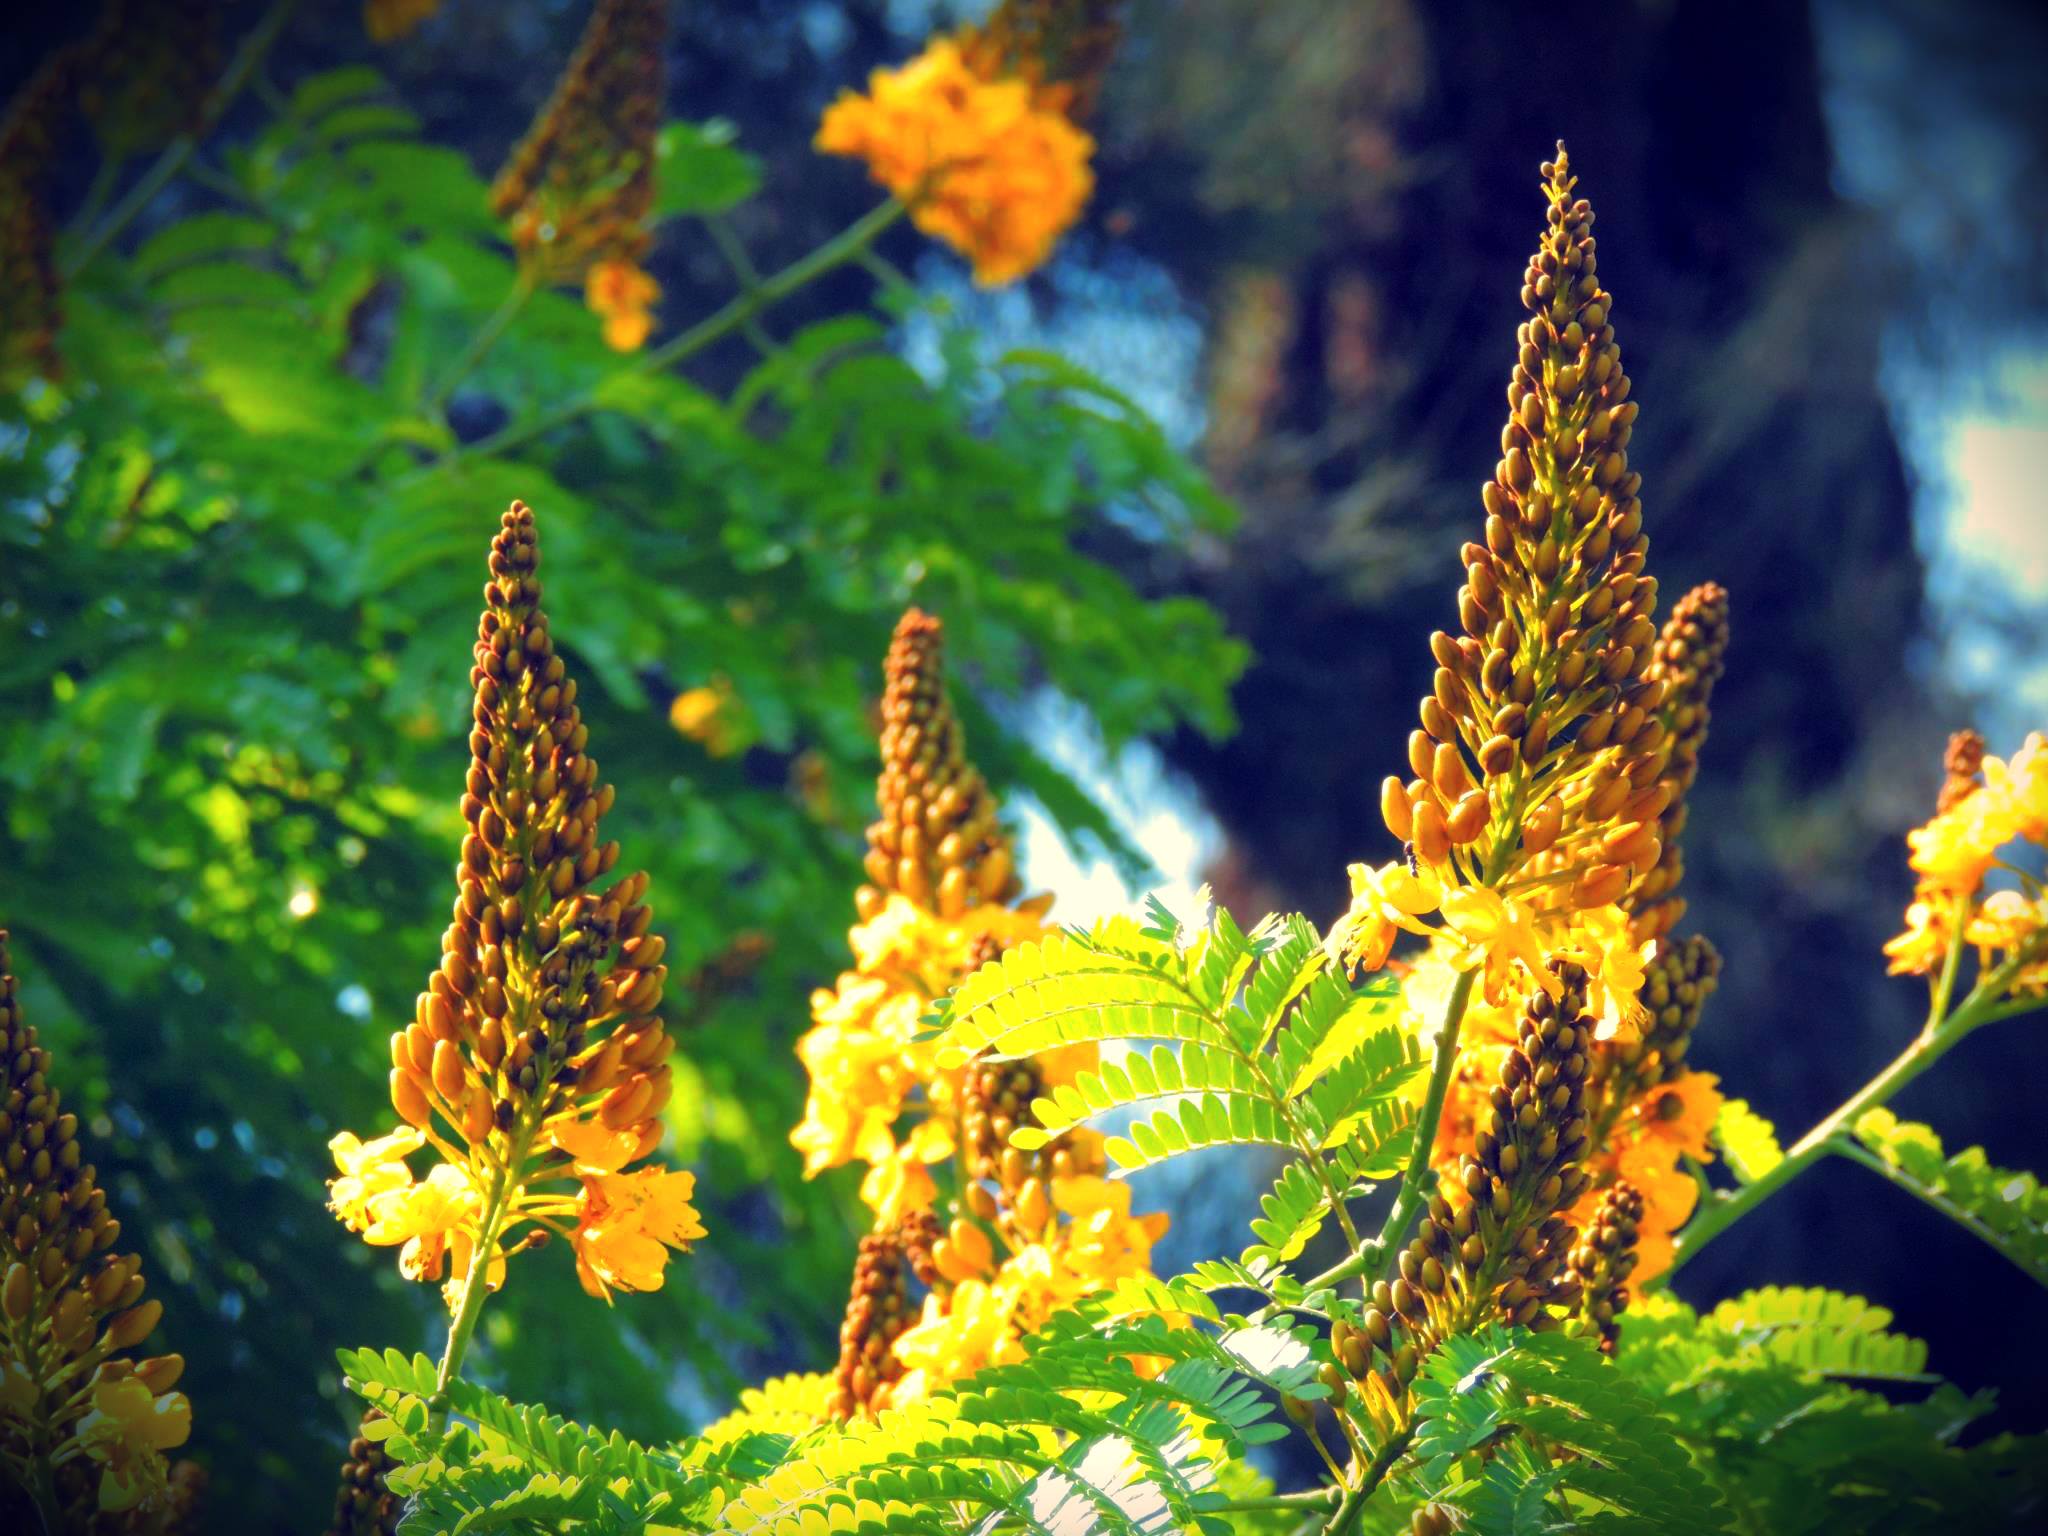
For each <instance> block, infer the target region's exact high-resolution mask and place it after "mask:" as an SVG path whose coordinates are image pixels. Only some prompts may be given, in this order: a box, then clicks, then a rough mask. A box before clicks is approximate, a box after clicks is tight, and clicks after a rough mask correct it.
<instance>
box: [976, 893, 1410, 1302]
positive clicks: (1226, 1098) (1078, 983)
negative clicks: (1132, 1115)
mask: <svg viewBox="0 0 2048 1536" xmlns="http://www.w3.org/2000/svg"><path fill="white" fill-rule="evenodd" d="M1149 919H1150V920H1149V921H1148V922H1146V923H1144V924H1140V923H1138V922H1136V921H1133V920H1131V919H1129V918H1122V917H1113V918H1108V919H1105V920H1104V921H1103V922H1101V923H1099V924H1097V925H1096V927H1095V928H1094V929H1092V930H1091V931H1089V932H1086V933H1082V932H1067V933H1062V934H1058V935H1055V936H1053V937H1052V938H1049V939H1047V940H1045V941H1044V942H1042V943H1038V944H1026V945H1022V946H1019V947H1018V948H1016V949H1013V950H1011V951H1010V952H1009V953H1008V954H1007V955H1005V956H1004V957H1003V958H1002V959H1001V960H1000V961H997V962H995V963H993V964H991V965H987V966H984V967H983V968H982V969H981V970H979V971H977V972H976V973H975V974H974V975H973V976H972V977H970V978H969V979H968V980H967V982H966V983H964V984H963V985H962V987H961V988H960V990H959V991H958V992H956V993H955V994H954V995H953V997H952V998H951V1000H950V1001H949V1002H948V1004H947V1005H946V1007H945V1009H944V1011H943V1013H942V1015H941V1025H942V1031H943V1032H942V1034H941V1035H940V1038H939V1049H940V1051H941V1053H942V1058H943V1059H945V1060H947V1061H949V1062H954V1063H959V1062H965V1061H967V1060H970V1059H972V1058H973V1057H975V1056H977V1055H979V1054H982V1053H988V1054H990V1055H994V1056H997V1057H1017V1056H1028V1055H1031V1054H1033V1053H1035V1052H1039V1051H1044V1050H1047V1049H1050V1048H1052V1047H1054V1046H1057V1045H1061V1044H1065V1043H1070V1042H1073V1041H1082V1040H1087V1041H1102V1042H1110V1041H1116V1042H1124V1043H1128V1044H1130V1045H1131V1046H1132V1047H1133V1048H1132V1050H1131V1051H1130V1052H1129V1053H1128V1054H1126V1055H1124V1056H1122V1057H1121V1058H1119V1059H1115V1060H1108V1061H1105V1062H1103V1063H1102V1064H1101V1065H1100V1066H1099V1067H1097V1068H1096V1069H1094V1070H1093V1071H1090V1072H1085V1073H1083V1074H1081V1076H1080V1077H1079V1078H1078V1079H1077V1080H1076V1081H1075V1082H1074V1083H1072V1084H1070V1085H1067V1086H1064V1087H1061V1088H1059V1089H1056V1090H1055V1091H1054V1092H1053V1093H1052V1094H1051V1095H1050V1096H1049V1097H1046V1098H1041V1099H1039V1100H1038V1101H1037V1102H1036V1103H1035V1104H1034V1106H1033V1109H1034V1114H1035V1116H1036V1118H1037V1121H1038V1123H1037V1125H1035V1126H1026V1127H1023V1128H1020V1129H1019V1130H1018V1131H1017V1132H1015V1133H1014V1136H1013V1139H1014V1141H1015V1142H1016V1144H1017V1145H1019V1146H1021V1147H1024V1148H1026V1149H1031V1148H1035V1147H1039V1146H1042V1145H1044V1144H1045V1142H1047V1141H1048V1140H1050V1139H1051V1138H1052V1137H1053V1136H1056V1135H1058V1134H1059V1133H1060V1132H1062V1131H1064V1130H1066V1129H1068V1128H1069V1127H1071V1126H1074V1125H1076V1124H1079V1123H1081V1122H1082V1121H1084V1120H1088V1119H1092V1118H1094V1117H1096V1116H1100V1115H1104V1114H1108V1113H1111V1112H1113V1111H1117V1110H1123V1109H1132V1108H1138V1107H1140V1106H1147V1107H1150V1113H1148V1114H1145V1115H1143V1116H1141V1117H1140V1118H1138V1119H1136V1120H1134V1121H1133V1122H1132V1123H1131V1124H1130V1126H1129V1128H1128V1129H1127V1130H1126V1131H1125V1132H1124V1133H1123V1134H1121V1135H1118V1136H1114V1137H1112V1138H1110V1140H1109V1141H1108V1143H1107V1150H1108V1153H1109V1156H1110V1158H1111V1159H1112V1161H1114V1162H1115V1163H1117V1164H1118V1165H1119V1166H1120V1167H1122V1168H1124V1169H1127V1170H1128V1169H1135V1168H1143V1167H1147V1166H1150V1165H1151V1164H1154V1163H1158V1162H1163V1161H1165V1160H1166V1159H1168V1158H1172V1157H1177V1156H1179V1155H1180V1154H1182V1153H1184V1152H1189V1151H1194V1150H1197V1149H1200V1148H1205V1147H1214V1146H1250V1145H1262V1146H1271V1147H1278V1148H1281V1149H1283V1150H1285V1151H1287V1152H1290V1153H1292V1154H1293V1155H1294V1159H1295V1160H1294V1161H1291V1162H1289V1163H1288V1165H1287V1166H1286V1167H1285V1168H1283V1169H1282V1171H1281V1173H1280V1175H1279V1177H1278V1179H1277V1180H1276V1182H1275V1184H1274V1186H1273V1189H1272V1190H1271V1191H1270V1192H1269V1193H1268V1194H1267V1195H1266V1197H1265V1199H1264V1201H1263V1202H1262V1205H1263V1209H1264V1214H1263V1216H1262V1217H1261V1218H1259V1219H1258V1220H1255V1221H1254V1222H1253V1234H1254V1236H1256V1237H1257V1238H1258V1239H1259V1241H1258V1243H1257V1244H1255V1245H1254V1246H1253V1247H1251V1248H1250V1249H1248V1250H1247V1251H1246V1255H1245V1258H1246V1261H1247V1262H1251V1261H1254V1260H1266V1261H1273V1262H1277V1261H1284V1260H1286V1259H1290V1258H1293V1257H1294V1256H1296V1255H1297V1254H1299V1253H1300V1252H1301V1250H1302V1248H1303V1247H1304V1246H1305V1245H1306V1244H1307V1242H1308V1241H1309V1239H1310V1238H1311V1237H1313V1236H1314V1234H1315V1232H1316V1230H1317V1229H1318V1228H1319V1227H1320V1226H1321V1225H1322V1224H1323V1222H1324V1221H1325V1220H1327V1219H1329V1217H1330V1216H1332V1215H1333V1214H1334V1215H1335V1216H1336V1217H1337V1219H1338V1221H1339V1223H1340V1225H1342V1226H1344V1227H1345V1228H1346V1233H1345V1235H1346V1238H1347V1240H1349V1241H1351V1242H1353V1243H1354V1244H1355V1242H1356V1233H1355V1232H1353V1231H1352V1230H1351V1229H1350V1217H1349V1214H1348V1212H1347V1211H1346V1210H1345V1204H1346V1202H1347V1201H1348V1200H1350V1199H1351V1198H1353V1197H1355V1196H1358V1195H1363V1194H1366V1193H1368V1192H1370V1190H1371V1188H1372V1184H1373V1181H1374V1180H1376V1179H1381V1178H1385V1177H1387V1176H1389V1175H1390V1174H1392V1173H1393V1172H1394V1171H1396V1169H1397V1168H1398V1166H1399V1161H1400V1156H1401V1153H1402V1151H1403V1150H1404V1149H1403V1145H1402V1143H1403V1140H1404V1138H1405V1136H1406V1134H1407V1132H1408V1131H1409V1129H1410V1127H1411V1126H1412V1124H1413V1121H1414V1114H1413V1110H1412V1107H1411V1106H1410V1105H1409V1104H1408V1103H1407V1102H1406V1101H1405V1099H1404V1098H1403V1097H1402V1090H1403V1089H1404V1088H1406V1087H1407V1086H1408V1084H1409V1083H1410V1082H1411V1081H1412V1080H1413V1079H1414V1077H1415V1076H1416V1075H1417V1073H1419V1072H1420V1070H1421V1068H1422V1065H1423V1058H1422V1054H1421V1051H1420V1049H1419V1048H1418V1047H1417V1045H1416V1044H1415V1042H1414V1040H1413V1039H1412V1037H1411V1036H1410V1035H1409V1034H1408V1032H1407V1031H1405V1030H1404V1029H1402V1028H1401V1027H1400V1023H1399V1015H1398V1004H1397V1003H1396V1001H1395V997H1394V993H1393V989H1392V985H1391V983H1390V982H1387V981H1385V980H1383V979H1382V980H1376V981H1375V982H1374V983H1373V984H1372V985H1370V986H1369V987H1368V988H1367V989H1365V990H1363V991H1354V990H1353V989H1352V988H1351V987H1350V986H1348V985H1347V984H1346V983H1345V982H1344V981H1343V980H1342V978H1341V977H1339V976H1338V975H1337V974H1336V973H1335V971H1334V970H1333V969H1332V968H1331V967H1330V965H1329V964H1328V959H1327V955H1326V953H1325V951H1324V948H1323V945H1322V941H1321V938H1320V936H1319V935H1318V934H1317V932H1316V930H1315V928H1314V927H1313V926H1312V925H1311V924H1310V923H1309V922H1308V921H1307V920H1306V919H1305V918H1302V917H1299V916H1289V917H1284V918H1282V917H1274V918H1268V919H1266V920H1265V921H1264V922H1262V923H1260V924H1258V925H1257V926H1256V927H1255V928H1253V929H1252V930H1251V932H1249V933H1246V932H1245V931H1243V930H1242V929H1240V928H1239V927H1238V925H1237V924H1236V922H1234V921H1233V920H1232V918H1231V916H1230V914H1229V913H1228V912H1225V911H1223V910H1221V909H1220V908H1217V909H1212V910H1211V911H1210V913H1209V915H1208V918H1207V920H1206V922H1205V923H1204V924H1203V925H1202V926H1201V927H1200V928H1199V929H1198V930H1196V931H1194V932H1193V933H1192V934H1190V933H1187V932H1186V931H1184V930H1183V929H1182V928H1181V927H1180V925H1179V924H1178V923H1176V922H1175V921H1174V919H1173V918H1172V916H1171V914H1169V913H1167V912H1166V910H1165V909H1164V908H1163V907H1161V906H1159V905H1158V904H1157V903H1156V902H1155V903H1153V904H1152V906H1151V908H1150V912H1149ZM1148 1044H1149V1049H1147V1048H1146V1047H1147V1045H1148Z"/></svg>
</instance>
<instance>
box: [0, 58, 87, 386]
mask: <svg viewBox="0 0 2048 1536" xmlns="http://www.w3.org/2000/svg"><path fill="white" fill-rule="evenodd" d="M82 53H83V49H82V48H80V47H71V48H60V49H56V50H53V51H52V52H50V53H49V54H47V55H46V56H45V57H44V59H43V61H42V63H41V64H40V65H38V66H37V67H36V71H35V73H34V74H32V75H31V76H29V78H28V81H27V83H26V84H24V85H23V86H22V87H21V89H20V90H19V91H17V92H16V93H15V96H14V99H13V101H11V102H10V103H8V106H7V111H6V115H5V116H4V117H0V384H7V385H10V386H11V385H12V384H14V383H16V382H18V380H19V379H20V378H21V377H22V376H23V375H40V376H42V377H54V376H55V374H56V373H57V371H58V368H59V359H58V356H57V332H58V330H59V329H60V327H61V326H62V324H63V294H64V289H63V281H62V279H61V277H60V276H59V274H58V271H57V255H56V241H57V231H56V226H55V224H54V223H53V222H52V221H51V218H50V209H49V204H48V203H47V202H46V201H45V191H46V183H47V182H48V180H49V177H50V173H51V171H52V169H53V168H54V166H55V164H56V159H57V151H58V149H59V147H60V146H59V138H60V136H61V134H62V131H63V126H64V122H65V118H66V114H67V110H68V107H69V104H70V99H71V91H72V86H73V85H74V83H75V82H76V80H77V76H78V68H79V61H80V58H81V56H82Z"/></svg>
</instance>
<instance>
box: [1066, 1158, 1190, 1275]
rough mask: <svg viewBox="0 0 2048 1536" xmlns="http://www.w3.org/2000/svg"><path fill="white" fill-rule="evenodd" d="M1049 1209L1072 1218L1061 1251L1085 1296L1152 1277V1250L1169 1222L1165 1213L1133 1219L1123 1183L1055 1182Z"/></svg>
mask: <svg viewBox="0 0 2048 1536" xmlns="http://www.w3.org/2000/svg"><path fill="white" fill-rule="evenodd" d="M1052 1203H1053V1206H1054V1207H1055V1208H1056V1209H1057V1210H1059V1211H1060V1212H1061V1213H1063V1214H1064V1215H1066V1216H1067V1217H1069V1218H1070V1220H1069V1221H1068V1223H1067V1224H1066V1225H1065V1226H1064V1227H1062V1228H1061V1229H1060V1232H1059V1246H1060V1249H1061V1253H1062V1256H1063V1258H1064V1259H1065V1261H1066V1268H1067V1270H1068V1272H1069V1273H1070V1274H1071V1275H1073V1276H1074V1277H1075V1279H1076V1281H1078V1282H1079V1284H1080V1285H1081V1287H1082V1291H1083V1293H1084V1294H1085V1293H1086V1292H1087V1291H1096V1290H1102V1289H1104V1288H1106V1287H1108V1286H1112V1285H1114V1284H1116V1283H1117V1282H1118V1281H1119V1280H1126V1279H1129V1278H1130V1277H1131V1276H1133V1275H1142V1274H1148V1273H1150V1271H1151V1268H1152V1245H1153V1244H1154V1243H1156V1242H1158V1241H1159V1239H1160V1238H1162V1237H1164V1236H1165V1235H1166V1228H1167V1225H1168V1222H1169V1221H1170V1219H1171V1218H1169V1217H1168V1216H1167V1214H1166V1213H1165V1212H1164V1211H1153V1212H1151V1213H1149V1214H1147V1215H1144V1216H1133V1215H1132V1214H1131V1186H1130V1185H1129V1184H1128V1183H1127V1182H1125V1181H1124V1180H1122V1179H1105V1178H1099V1177H1096V1176H1093V1175H1083V1176H1080V1177H1076V1178H1071V1179H1054V1180H1053V1181H1052Z"/></svg>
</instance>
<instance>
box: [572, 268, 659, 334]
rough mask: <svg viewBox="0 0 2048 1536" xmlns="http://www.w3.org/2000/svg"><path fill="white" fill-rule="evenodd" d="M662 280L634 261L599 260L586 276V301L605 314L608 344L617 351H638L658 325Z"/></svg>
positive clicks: (591, 307)
mask: <svg viewBox="0 0 2048 1536" xmlns="http://www.w3.org/2000/svg"><path fill="white" fill-rule="evenodd" d="M660 297H661V284H659V283H657V282H656V281H655V280H654V279H653V278H652V277H650V276H649V275H648V274H647V273H646V272H645V271H644V270H643V269H642V268H641V267H640V266H639V265H638V264H637V263H635V262H631V261H599V262H593V263H592V264H591V267H590V270H589V272H587V273H586V274H584V278H583V302H584V303H585V305H587V306H588V307H589V309H590V311H591V313H593V314H595V315H599V316H601V317H603V320H604V344H605V345H606V346H608V347H610V348H611V349H612V350H613V351H614V352H637V351H639V350H640V348H641V347H643V346H645V345H646V343H647V336H648V333H649V332H650V331H652V330H653V329H654V303H655V300H657V299H659V298H660Z"/></svg>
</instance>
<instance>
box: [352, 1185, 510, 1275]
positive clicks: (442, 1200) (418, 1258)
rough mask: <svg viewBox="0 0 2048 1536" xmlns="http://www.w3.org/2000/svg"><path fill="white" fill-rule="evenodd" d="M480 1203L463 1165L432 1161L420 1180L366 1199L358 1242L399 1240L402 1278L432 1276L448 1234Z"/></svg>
mask: <svg viewBox="0 0 2048 1536" xmlns="http://www.w3.org/2000/svg"><path fill="white" fill-rule="evenodd" d="M481 1205H482V1200H481V1198H480V1197H479V1196H478V1194H477V1191H476V1186H475V1185H474V1184H472V1183H471V1182H470V1177H469V1173H468V1170H466V1169H463V1168H458V1167H456V1166H455V1165H454V1164H453V1163H436V1164H435V1165H434V1169H433V1172H431V1173H429V1174H428V1175H427V1176H426V1178H425V1179H423V1180H422V1181H421V1182H419V1183H417V1184H410V1185H407V1186H406V1187H405V1188H403V1189H394V1190H390V1191H387V1192H386V1193H384V1194H381V1195H378V1196H377V1197H376V1198H375V1199H373V1200H372V1201H371V1202H370V1204H369V1221H368V1223H367V1224H366V1225H365V1226H364V1228H363V1241H365V1242H367V1243H374V1244H376V1245H377V1246H378V1247H391V1246H393V1245H395V1244H400V1243H402V1244H404V1247H403V1248H401V1249H400V1251H399V1255H398V1268H399V1272H400V1273H401V1274H403V1275H404V1276H405V1277H406V1279H408V1280H438V1279H440V1278H441V1266H442V1261H443V1260H444V1258H445V1257H446V1255H447V1252H448V1243H449V1239H450V1238H451V1237H452V1236H454V1235H455V1234H456V1233H457V1232H459V1231H462V1230H463V1229H464V1227H465V1225H466V1224H467V1223H470V1222H473V1221H474V1220H475V1219H476V1216H477V1212H478V1210H479V1208H480V1207H481ZM462 1267H464V1268H466V1267H467V1266H462Z"/></svg>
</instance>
